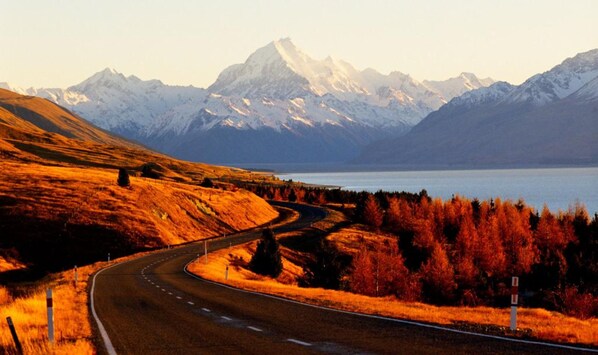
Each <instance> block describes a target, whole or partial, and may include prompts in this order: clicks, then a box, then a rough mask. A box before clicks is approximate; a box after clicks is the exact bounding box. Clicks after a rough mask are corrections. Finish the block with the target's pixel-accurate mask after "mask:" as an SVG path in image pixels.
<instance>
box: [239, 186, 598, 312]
mask: <svg viewBox="0 0 598 355" xmlns="http://www.w3.org/2000/svg"><path fill="white" fill-rule="evenodd" d="M244 188H248V189H250V190H252V191H253V192H255V193H256V194H258V195H261V196H263V197H265V198H269V199H278V200H290V199H292V200H295V201H298V202H306V203H312V204H323V203H327V202H328V203H337V204H343V205H347V206H348V205H353V206H354V208H353V209H352V211H353V212H352V213H350V214H349V216H350V217H351V218H352V219H353V221H355V222H359V223H363V224H365V225H367V226H369V227H370V228H371V229H372V230H373V231H376V232H379V233H384V234H385V235H390V236H393V238H394V239H395V240H396V243H391V244H389V245H383V246H380V245H377V246H367V245H366V246H364V247H363V249H362V250H361V251H360V252H359V253H358V254H357V255H355V256H354V258H353V261H352V263H351V266H350V268H349V272H346V276H345V278H346V279H347V282H346V283H341V282H339V287H343V285H344V287H345V288H348V289H349V290H351V291H352V292H356V293H361V294H366V295H372V296H385V295H395V296H397V297H398V298H401V299H408V300H419V301H425V302H429V303H434V304H460V305H479V304H485V305H494V306H506V305H508V304H509V295H510V278H511V276H519V277H520V293H521V295H522V297H521V298H520V299H521V302H522V303H523V304H525V305H528V306H537V307H538V306H539V307H544V308H547V309H555V310H559V311H562V312H564V313H568V314H573V315H576V316H578V317H582V318H583V317H590V316H598V215H596V214H595V215H594V216H593V217H590V216H589V215H588V213H587V211H586V210H585V208H584V207H582V206H575V207H574V208H572V209H570V210H569V211H565V212H563V211H559V212H558V213H553V212H551V211H550V210H549V209H548V208H547V207H544V208H543V209H542V210H541V212H538V211H535V210H533V209H532V208H531V207H529V206H527V205H526V204H525V203H524V202H523V201H518V202H511V201H502V200H501V199H499V198H497V199H495V200H489V201H478V200H476V199H474V200H469V199H466V198H462V197H459V196H457V197H454V198H452V199H450V200H448V201H442V200H440V199H431V198H430V197H429V196H428V195H427V193H426V191H425V190H422V192H420V193H419V194H412V193H405V192H383V191H379V192H377V193H375V194H371V193H368V192H359V193H358V192H352V191H343V190H338V189H337V190H328V189H317V188H303V187H300V186H291V185H278V186H275V185H273V186H264V185H262V186H259V185H249V186H244ZM289 197H290V198H289ZM312 269H313V270H312V271H310V272H311V273H312V274H314V273H315V274H317V273H318V268H317V267H314V268H312ZM327 272H329V270H328V271H327ZM310 277H311V278H312V279H314V280H317V279H318V278H319V276H318V275H311V276H310ZM326 279H329V280H334V279H335V278H334V277H331V276H330V275H327V276H326ZM312 284H314V285H317V282H312Z"/></svg>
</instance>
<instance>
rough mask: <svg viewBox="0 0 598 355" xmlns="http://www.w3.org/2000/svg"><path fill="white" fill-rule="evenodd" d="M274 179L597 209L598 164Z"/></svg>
mask: <svg viewBox="0 0 598 355" xmlns="http://www.w3.org/2000/svg"><path fill="white" fill-rule="evenodd" d="M277 176H278V177H279V178H280V179H285V180H289V179H292V180H293V181H302V182H305V183H311V184H320V185H333V186H340V187H342V188H343V189H345V190H355V191H370V192H375V191H378V190H385V191H407V192H419V191H421V190H422V189H426V190H427V191H428V195H429V196H431V197H441V198H442V199H444V200H446V199H449V198H451V197H452V196H453V195H455V194H459V195H461V196H465V197H469V198H475V197H477V198H478V199H480V200H485V199H489V198H496V197H500V198H501V199H503V200H504V199H511V200H513V201H516V200H518V199H520V198H523V199H524V200H525V201H526V202H527V204H528V205H531V206H534V207H535V208H536V209H539V210H541V209H542V206H543V205H544V204H546V205H548V207H549V208H550V210H552V211H556V210H558V209H562V210H566V209H567V208H569V206H571V205H573V204H574V203H575V202H576V201H579V202H581V203H583V204H584V205H585V206H586V208H587V209H588V212H589V213H590V215H593V214H594V213H596V212H598V168H558V169H508V170H507V169H505V170H444V171H438V170H437V171H376V172H372V171H370V172H324V173H288V174H281V175H277Z"/></svg>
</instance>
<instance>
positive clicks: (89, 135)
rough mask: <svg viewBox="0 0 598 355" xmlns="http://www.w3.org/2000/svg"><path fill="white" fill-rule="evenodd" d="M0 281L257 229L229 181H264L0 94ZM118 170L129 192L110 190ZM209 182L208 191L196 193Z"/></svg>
mask: <svg viewBox="0 0 598 355" xmlns="http://www.w3.org/2000/svg"><path fill="white" fill-rule="evenodd" d="M0 164H1V167H2V169H0V230H2V235H1V237H0V279H4V280H6V281H14V280H20V279H22V278H23V277H24V274H26V273H29V274H30V275H29V276H30V277H37V276H39V275H40V274H42V273H44V272H47V271H52V270H60V269H63V268H64V267H67V266H72V265H74V264H78V265H81V264H85V263H90V262H94V261H97V260H102V259H105V258H106V257H107V253H111V254H112V257H113V258H114V257H117V256H119V255H125V254H129V253H131V252H133V251H137V250H142V249H147V248H155V247H162V246H165V245H168V244H176V243H182V242H187V241H191V240H198V239H202V238H205V237H208V236H213V235H218V234H222V233H230V232H233V231H237V230H241V229H246V228H250V227H254V226H256V225H260V224H262V223H266V222H267V221H269V220H271V219H273V218H275V217H276V216H277V212H276V211H275V210H274V209H272V208H271V207H270V206H269V205H268V204H267V203H266V202H265V201H264V200H262V199H261V198H258V197H257V196H255V195H254V194H252V193H250V192H247V191H244V190H241V189H238V188H236V187H235V186H234V185H232V184H230V183H228V181H256V180H272V178H271V177H269V176H264V175H255V174H252V173H250V172H248V171H245V170H241V169H235V168H228V167H219V166H213V165H208V164H198V163H189V162H184V161H180V160H176V159H172V158H170V157H168V156H166V155H163V154H159V153H156V152H153V151H151V150H148V149H146V148H144V147H143V146H141V145H139V144H137V143H134V142H130V141H127V140H125V139H122V138H120V137H117V136H114V135H112V134H110V133H108V132H106V131H103V130H101V129H99V128H97V127H95V126H93V125H92V124H90V123H89V122H87V121H85V120H84V119H82V118H80V117H78V116H76V115H73V114H72V113H71V112H69V111H68V110H66V109H64V108H62V107H60V106H57V105H55V104H54V103H51V102H49V101H47V100H44V99H40V98H36V97H30V96H22V95H18V94H15V93H12V92H10V91H7V90H1V89H0ZM118 168H126V169H127V170H128V172H129V174H130V175H131V186H130V187H126V188H123V187H120V186H118V185H117V183H116V180H117V174H118V170H117V169H118ZM205 178H209V179H210V180H212V181H213V182H214V184H215V186H214V188H204V187H201V186H200V185H201V183H202V181H204V179H205Z"/></svg>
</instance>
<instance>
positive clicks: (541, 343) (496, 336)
mask: <svg viewBox="0 0 598 355" xmlns="http://www.w3.org/2000/svg"><path fill="white" fill-rule="evenodd" d="M194 261H195V259H192V260H191V261H189V262H188V263H187V264H185V267H184V268H183V271H184V272H185V273H186V274H187V275H189V276H191V277H193V278H195V279H197V280H201V281H204V282H207V283H211V284H213V285H217V286H220V287H225V288H228V289H231V290H235V291H239V292H243V293H249V294H254V295H259V296H263V297H268V298H273V299H276V300H280V301H283V302H290V303H294V304H299V305H303V306H308V307H312V308H317V309H323V310H327V311H332V312H338V313H344V314H350V315H356V316H360V317H366V318H374V319H381V320H387V321H391V322H396V323H402V324H408V325H413V326H418V327H424V328H431V329H437V330H444V331H448V332H453V333H458V334H467V335H474V336H479V337H483V338H490V339H498V340H503V341H510V342H515V343H523V344H531V345H542V346H547V347H552V348H559V349H567V350H575V351H586V352H593V353H598V349H592V348H583V347H576V346H572V345H564V344H555V343H546V342H543V341H536V340H525V339H517V338H510V337H505V336H500V335H491V334H484V333H475V332H470V331H465V330H459V329H454V328H448V327H443V326H440V325H434V324H428V323H421V322H417V321H411V320H406V319H399V318H391V317H384V316H377V315H374V314H367V313H358V312H351V311H346V310H342V309H335V308H330V307H324V306H318V305H315V304H309V303H304V302H299V301H296V300H293V299H289V298H284V297H281V296H275V295H270V294H267V293H262V292H257V291H249V290H245V289H242V288H238V287H233V286H229V285H226V284H223V283H220V282H216V281H212V280H208V279H205V278H203V277H200V276H197V275H195V274H193V273H191V272H190V271H189V270H187V267H188V266H189V265H190V264H191V263H193V262H194Z"/></svg>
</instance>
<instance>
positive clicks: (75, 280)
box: [73, 265, 79, 288]
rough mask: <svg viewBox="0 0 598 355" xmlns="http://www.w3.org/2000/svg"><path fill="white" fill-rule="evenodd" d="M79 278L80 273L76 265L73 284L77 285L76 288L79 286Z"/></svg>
mask: <svg viewBox="0 0 598 355" xmlns="http://www.w3.org/2000/svg"><path fill="white" fill-rule="evenodd" d="M78 278H79V274H78V273H77V265H75V270H74V272H73V284H74V285H75V288H77V281H78Z"/></svg>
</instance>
